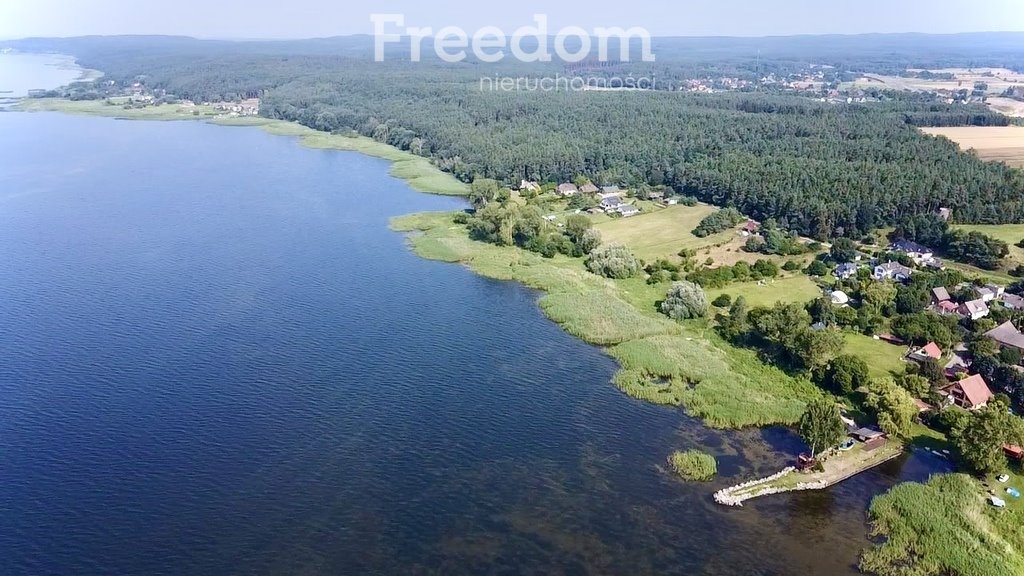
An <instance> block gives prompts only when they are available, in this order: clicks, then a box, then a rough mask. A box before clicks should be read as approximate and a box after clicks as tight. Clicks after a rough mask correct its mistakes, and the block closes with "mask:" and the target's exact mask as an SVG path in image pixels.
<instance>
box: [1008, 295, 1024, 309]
mask: <svg viewBox="0 0 1024 576" xmlns="http://www.w3.org/2000/svg"><path fill="white" fill-rule="evenodd" d="M1003 304H1009V305H1010V306H1013V307H1014V308H1024V297H1021V296H1018V295H1016V294H1010V293H1006V294H1003Z"/></svg>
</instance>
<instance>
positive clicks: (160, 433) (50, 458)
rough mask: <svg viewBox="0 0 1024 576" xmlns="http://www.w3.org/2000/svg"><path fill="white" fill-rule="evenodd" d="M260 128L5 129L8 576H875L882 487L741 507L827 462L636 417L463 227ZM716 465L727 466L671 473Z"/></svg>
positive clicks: (899, 469)
mask: <svg viewBox="0 0 1024 576" xmlns="http://www.w3.org/2000/svg"><path fill="white" fill-rule="evenodd" d="M387 171H388V164H387V163H386V162H384V161H381V160H377V159H373V158H369V157H366V156H361V155H358V154H354V153H341V152H334V151H320V150H310V149H305V148H303V147H301V146H299V145H297V143H296V142H295V141H293V140H291V139H288V138H282V137H275V136H270V135H268V134H265V133H263V132H261V131H259V130H258V129H254V128H225V127H217V126H212V125H206V124H201V123H194V122H177V123H175V122H166V123H157V122H127V121H117V120H111V119H102V118H82V117H71V116H65V115H59V114H48V113H40V114H25V113H15V112H4V113H0V574H3V575H5V576H22V575H24V576H28V575H33V576H36V575H49V574H54V575H56V574H74V575H77V576H88V575H101V574H118V575H125V574H167V575H172V574H173V575H182V574H189V575H206V574H210V575H215V574H360V573H363V574H369V573H388V574H410V573H411V574H417V573H443V574H481V573H493V574H519V573H524V574H525V573H543V574H646V573H674V574H722V575H725V574H763V575H770V574H771V575H774V574H780V575H781V574H802V575H806V574H853V573H855V569H854V565H855V563H856V558H857V553H858V551H859V550H860V549H861V548H862V547H863V546H865V545H866V544H867V540H866V528H865V524H864V520H865V515H864V512H865V509H866V507H867V504H868V502H869V501H870V498H871V497H872V496H873V495H875V494H878V493H880V492H882V491H884V490H885V489H886V488H887V487H888V486H890V485H892V484H893V483H894V482H895V481H897V480H899V479H921V478H924V477H926V476H927V474H928V473H929V472H930V471H932V470H935V469H937V468H938V467H940V466H939V465H938V464H937V463H936V462H935V461H934V460H932V459H929V458H928V457H925V456H919V455H912V456H907V457H904V458H902V459H900V460H897V461H894V462H891V463H889V464H887V465H885V466H883V467H881V468H879V469H878V470H875V471H872V472H870V473H867V474H864V475H861V476H859V477H856V478H854V479H852V480H850V481H848V482H845V483H843V484H841V485H840V486H838V487H836V488H834V489H832V490H828V491H824V492H816V493H806V494H797V495H786V496H779V497H775V498H770V499H765V500H763V501H758V502H754V503H752V504H751V505H749V506H747V507H746V508H743V509H737V510H731V509H723V508H720V507H717V506H715V505H714V504H713V503H712V502H711V498H710V495H711V493H712V492H713V491H714V490H715V489H717V488H719V487H721V486H724V485H727V484H730V483H735V482H737V481H740V480H741V479H742V478H743V477H745V476H749V475H753V474H768V473H771V472H774V471H775V470H776V469H777V468H779V467H780V466H781V464H782V463H783V462H784V460H785V458H787V457H788V456H791V455H792V454H794V453H795V452H797V451H799V448H800V446H799V443H798V442H797V441H796V440H795V438H794V437H793V435H792V434H790V433H789V432H786V431H784V430H780V429H769V430H765V431H758V430H748V431H742V432H727V433H722V432H717V431H711V430H708V429H705V428H704V427H702V426H700V425H699V424H698V423H696V422H694V421H692V420H690V419H689V418H687V417H685V415H684V414H683V413H682V412H681V411H679V410H676V409H671V408H660V407H654V406H650V405H647V404H643V403H641V402H637V401H634V400H631V399H629V398H627V397H625V396H623V395H622V394H620V393H619V392H618V391H616V390H615V389H614V387H613V386H611V384H610V383H609V381H610V378H611V376H612V374H613V372H614V370H615V364H614V362H613V361H612V360H610V359H609V358H608V357H606V356H605V355H603V354H602V353H601V351H600V350H599V349H597V348H594V347H591V346H588V345H585V344H583V343H582V342H580V341H578V340H576V339H574V338H572V337H570V336H569V335H567V334H565V333H564V332H562V331H561V330H560V329H559V328H558V327H557V326H555V325H554V324H552V323H551V322H549V321H548V320H546V319H545V318H544V317H543V315H542V314H541V312H540V311H539V309H538V308H537V306H536V298H537V294H536V293H535V292H533V291H530V290H527V289H525V288H523V287H521V286H518V285H516V284H513V283H505V282H497V281H491V280H487V279H484V278H481V277H478V276H476V275H474V274H472V273H471V272H469V271H468V270H466V269H464V268H462V267H459V266H455V265H449V264H443V263H437V262H430V261H426V260H423V259H420V258H418V257H417V256H415V255H414V254H412V253H411V252H410V251H409V250H408V248H407V247H406V246H405V244H404V242H405V241H404V239H403V237H402V236H401V235H399V234H396V233H394V232H391V231H390V230H388V228H387V222H388V219H389V217H391V216H394V215H399V214H404V213H408V212H414V211H422V210H451V209H457V208H460V207H461V206H462V204H461V202H460V201H458V200H454V199H447V198H441V197H433V196H428V195H424V194H419V193H416V192H414V191H412V190H410V189H409V188H408V187H407V186H406V185H405V184H404V183H403V182H402V181H400V180H396V179H394V178H391V177H390V176H388V174H387ZM697 446H702V447H705V448H706V449H708V450H710V451H711V452H713V453H714V454H716V455H717V456H718V457H719V459H720V469H721V471H722V477H721V478H719V479H718V480H717V481H716V482H714V483H711V484H687V483H683V482H681V481H679V480H677V479H675V478H673V477H672V475H671V474H669V473H667V472H666V471H665V470H664V469H663V463H664V461H665V458H666V456H667V455H668V454H669V453H670V452H671V451H672V450H673V449H676V448H690V447H697Z"/></svg>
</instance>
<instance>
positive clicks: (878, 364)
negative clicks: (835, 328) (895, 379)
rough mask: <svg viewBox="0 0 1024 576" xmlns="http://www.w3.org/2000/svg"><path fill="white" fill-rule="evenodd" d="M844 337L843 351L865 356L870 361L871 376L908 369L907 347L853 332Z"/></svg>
mask: <svg viewBox="0 0 1024 576" xmlns="http://www.w3.org/2000/svg"><path fill="white" fill-rule="evenodd" d="M843 337H844V338H846V348H845V349H844V350H843V353H844V354H853V355H854V356H859V357H861V358H863V359H864V361H865V362H867V363H868V368H869V369H870V371H871V376H888V375H889V374H902V373H903V372H904V370H906V366H907V363H906V361H904V360H903V357H904V355H905V354H906V352H907V349H906V348H905V347H903V346H896V345H894V344H889V343H888V342H884V341H882V340H875V339H874V338H872V337H871V336H865V335H863V334H855V333H853V332H845V333H844V334H843Z"/></svg>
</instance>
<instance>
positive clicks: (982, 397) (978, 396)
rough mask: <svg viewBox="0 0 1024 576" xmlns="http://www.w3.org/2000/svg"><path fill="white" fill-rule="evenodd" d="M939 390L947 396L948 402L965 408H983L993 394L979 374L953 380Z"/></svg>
mask: <svg viewBox="0 0 1024 576" xmlns="http://www.w3.org/2000/svg"><path fill="white" fill-rule="evenodd" d="M941 392H942V393H943V394H944V395H945V396H946V397H947V398H948V401H949V403H950V404H956V405H957V406H959V407H961V408H963V409H965V410H978V409H979V408H984V407H985V406H987V405H988V402H989V400H991V399H992V397H993V396H995V395H994V394H993V393H992V390H991V389H990V388H989V387H988V384H987V383H986V382H985V379H984V378H982V377H981V375H980V374H975V375H974V376H968V377H967V378H964V379H963V380H960V381H959V382H954V383H953V384H950V385H949V386H947V387H945V388H943V389H942V391H941Z"/></svg>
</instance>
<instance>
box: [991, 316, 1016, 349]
mask: <svg viewBox="0 0 1024 576" xmlns="http://www.w3.org/2000/svg"><path fill="white" fill-rule="evenodd" d="M985 336H988V337H989V338H991V339H993V340H995V341H996V342H998V343H999V345H1000V346H1008V347H1010V348H1016V349H1018V350H1021V351H1024V334H1021V332H1020V330H1017V327H1016V326H1014V325H1013V322H1011V321H1006V322H1004V323H1002V324H1000V325H999V326H996V327H995V328H993V329H991V330H989V331H988V332H986V333H985Z"/></svg>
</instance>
